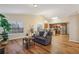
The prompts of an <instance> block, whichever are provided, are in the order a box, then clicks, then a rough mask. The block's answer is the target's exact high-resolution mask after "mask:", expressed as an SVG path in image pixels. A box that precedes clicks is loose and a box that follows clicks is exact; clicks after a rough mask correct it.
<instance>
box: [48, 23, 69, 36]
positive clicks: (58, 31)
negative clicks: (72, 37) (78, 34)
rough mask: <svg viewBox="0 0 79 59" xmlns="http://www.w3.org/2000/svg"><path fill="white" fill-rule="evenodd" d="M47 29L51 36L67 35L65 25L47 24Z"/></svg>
mask: <svg viewBox="0 0 79 59" xmlns="http://www.w3.org/2000/svg"><path fill="white" fill-rule="evenodd" d="M49 27H50V28H51V29H52V30H53V35H67V34H68V33H67V23H55V24H49Z"/></svg>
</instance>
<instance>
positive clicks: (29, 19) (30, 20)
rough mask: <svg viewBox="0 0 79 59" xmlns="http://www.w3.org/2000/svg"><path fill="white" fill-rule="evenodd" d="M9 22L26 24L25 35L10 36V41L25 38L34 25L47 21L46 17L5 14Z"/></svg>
mask: <svg viewBox="0 0 79 59" xmlns="http://www.w3.org/2000/svg"><path fill="white" fill-rule="evenodd" d="M5 16H6V17H7V19H8V20H9V21H21V22H23V24H24V33H16V34H15V33H14V34H10V35H9V39H16V38H21V37H23V36H25V34H26V33H27V32H29V29H30V28H31V27H32V25H37V24H42V25H43V23H44V21H45V18H44V16H34V15H24V14H5Z"/></svg>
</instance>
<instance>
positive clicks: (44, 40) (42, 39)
mask: <svg viewBox="0 0 79 59" xmlns="http://www.w3.org/2000/svg"><path fill="white" fill-rule="evenodd" d="M44 33H45V32H44V31H41V32H39V35H36V36H33V37H34V39H33V41H35V42H37V43H40V44H42V45H48V44H51V40H52V32H47V35H46V36H45V37H43V35H44Z"/></svg>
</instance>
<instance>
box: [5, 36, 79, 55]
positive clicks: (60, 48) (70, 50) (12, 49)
mask: <svg viewBox="0 0 79 59" xmlns="http://www.w3.org/2000/svg"><path fill="white" fill-rule="evenodd" d="M5 53H6V54H79V43H75V42H71V41H69V38H68V35H59V36H53V38H52V44H50V45H47V46H44V45H41V44H38V43H36V44H35V45H33V46H31V47H30V48H29V49H26V48H24V47H23V44H22V39H15V40H11V41H9V43H8V45H7V46H6V49H5Z"/></svg>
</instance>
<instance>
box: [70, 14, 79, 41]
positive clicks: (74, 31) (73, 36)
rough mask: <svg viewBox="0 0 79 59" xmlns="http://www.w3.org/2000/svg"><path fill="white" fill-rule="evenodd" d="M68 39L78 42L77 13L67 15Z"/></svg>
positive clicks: (78, 17)
mask: <svg viewBox="0 0 79 59" xmlns="http://www.w3.org/2000/svg"><path fill="white" fill-rule="evenodd" d="M69 39H70V41H74V42H79V15H73V16H70V17H69Z"/></svg>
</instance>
